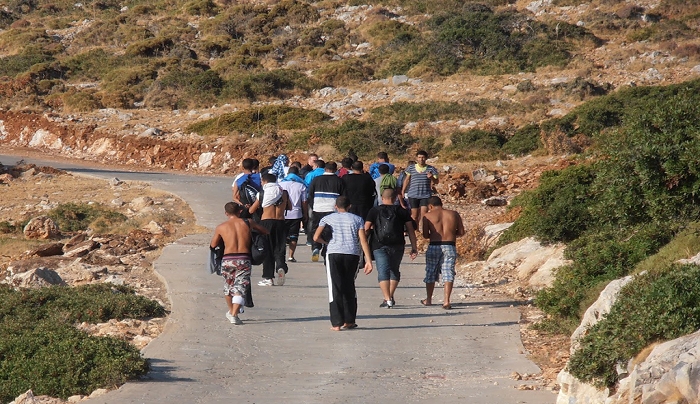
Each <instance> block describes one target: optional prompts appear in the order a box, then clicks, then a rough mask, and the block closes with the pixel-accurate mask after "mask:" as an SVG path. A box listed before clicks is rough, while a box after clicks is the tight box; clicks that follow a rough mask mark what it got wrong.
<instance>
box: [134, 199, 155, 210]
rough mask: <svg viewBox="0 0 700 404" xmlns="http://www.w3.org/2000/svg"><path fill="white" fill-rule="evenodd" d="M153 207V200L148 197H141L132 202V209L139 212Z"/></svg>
mask: <svg viewBox="0 0 700 404" xmlns="http://www.w3.org/2000/svg"><path fill="white" fill-rule="evenodd" d="M151 205H153V199H151V198H150V197H148V196H139V197H138V198H134V199H133V200H132V201H131V209H133V210H134V211H136V212H138V211H140V210H143V209H145V208H146V207H148V206H151Z"/></svg>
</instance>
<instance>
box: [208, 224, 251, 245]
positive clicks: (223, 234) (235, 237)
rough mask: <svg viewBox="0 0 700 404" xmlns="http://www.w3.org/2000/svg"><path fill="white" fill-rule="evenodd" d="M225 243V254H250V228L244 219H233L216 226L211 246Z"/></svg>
mask: <svg viewBox="0 0 700 404" xmlns="http://www.w3.org/2000/svg"><path fill="white" fill-rule="evenodd" d="M219 240H223V241H224V246H225V247H224V254H250V243H251V240H250V227H248V225H247V224H246V222H245V221H243V219H240V218H238V217H231V218H229V219H228V220H227V221H225V222H223V223H221V224H220V225H218V226H216V230H215V231H214V237H213V238H212V240H211V246H216V245H217V244H218V243H219Z"/></svg>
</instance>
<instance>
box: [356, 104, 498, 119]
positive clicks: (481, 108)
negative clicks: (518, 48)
mask: <svg viewBox="0 0 700 404" xmlns="http://www.w3.org/2000/svg"><path fill="white" fill-rule="evenodd" d="M494 105H495V102H493V101H490V100H483V99H481V100H477V101H466V102H463V103H458V102H447V101H424V102H406V101H399V102H395V103H392V104H389V105H385V106H382V107H376V108H372V109H371V110H370V111H369V113H370V114H371V116H372V119H374V120H376V121H381V122H400V123H408V122H418V121H429V122H434V121H440V120H448V119H469V118H476V117H479V116H483V115H485V114H486V112H487V111H488V109H489V108H490V107H492V106H494Z"/></svg>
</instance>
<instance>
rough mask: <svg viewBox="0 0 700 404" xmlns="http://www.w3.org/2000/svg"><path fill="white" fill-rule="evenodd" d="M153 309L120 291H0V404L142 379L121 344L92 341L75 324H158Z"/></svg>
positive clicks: (136, 360) (159, 311)
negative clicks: (152, 320) (151, 319)
mask: <svg viewBox="0 0 700 404" xmlns="http://www.w3.org/2000/svg"><path fill="white" fill-rule="evenodd" d="M163 315H165V310H164V309H163V307H162V306H160V305H159V304H158V303H156V302H154V301H151V300H148V299H146V298H145V297H143V296H137V295H136V294H135V293H134V290H133V289H131V288H128V287H125V286H115V285H108V284H98V285H88V286H80V287H76V288H69V287H62V286H51V287H46V288H41V289H31V290H20V291H15V290H13V289H12V288H10V287H8V286H5V285H1V286H0V335H2V336H3V338H0V401H3V402H9V401H10V400H12V399H14V397H16V396H18V395H19V394H21V393H23V392H25V391H27V390H28V389H30V388H31V389H32V390H33V391H34V394H37V395H44V394H45V395H50V396H53V397H61V398H63V399H66V398H67V397H69V396H71V395H75V394H83V395H87V394H90V393H91V392H92V391H94V390H95V389H97V388H106V387H112V386H115V385H119V384H122V383H124V382H125V381H126V380H128V379H133V378H136V377H138V376H140V375H143V374H144V373H146V371H147V370H148V362H147V361H146V360H145V359H144V358H143V357H142V356H141V355H140V353H139V351H138V350H137V349H136V348H135V347H133V346H131V345H130V344H128V343H127V342H125V341H120V340H117V339H115V338H112V337H93V336H90V335H88V334H87V333H85V332H82V331H79V330H77V329H76V328H75V327H74V325H73V324H74V323H76V322H82V321H89V322H93V323H95V322H105V321H109V320H110V319H117V320H121V319H124V318H147V317H162V316H163Z"/></svg>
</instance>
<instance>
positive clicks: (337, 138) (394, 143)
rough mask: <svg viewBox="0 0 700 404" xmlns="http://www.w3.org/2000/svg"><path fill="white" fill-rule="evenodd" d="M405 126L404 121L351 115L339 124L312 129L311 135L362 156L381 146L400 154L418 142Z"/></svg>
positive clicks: (368, 154)
mask: <svg viewBox="0 0 700 404" xmlns="http://www.w3.org/2000/svg"><path fill="white" fill-rule="evenodd" d="M401 129H402V125H398V124H380V123H376V122H372V121H369V122H362V121H358V120H354V119H350V120H347V121H345V122H343V124H341V125H340V126H337V127H330V128H318V129H314V130H312V134H311V139H313V140H317V141H318V142H319V143H321V144H324V143H325V144H329V145H331V146H333V147H334V148H335V149H336V150H340V151H347V150H350V149H352V150H354V151H355V153H357V155H358V156H360V157H370V156H374V155H376V153H377V150H384V151H386V152H387V153H389V154H399V155H400V154H404V153H406V151H407V150H408V148H409V147H410V146H412V145H413V142H414V138H413V137H412V136H411V135H409V134H404V133H403V132H402V131H401ZM315 145H316V144H312V145H311V146H315Z"/></svg>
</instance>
